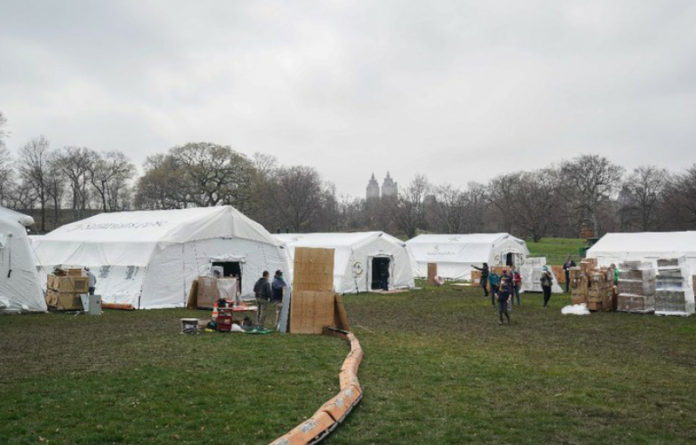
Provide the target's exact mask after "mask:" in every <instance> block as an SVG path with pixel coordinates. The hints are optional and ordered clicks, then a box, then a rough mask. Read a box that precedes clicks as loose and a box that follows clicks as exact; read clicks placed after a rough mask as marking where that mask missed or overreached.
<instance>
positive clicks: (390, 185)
mask: <svg viewBox="0 0 696 445" xmlns="http://www.w3.org/2000/svg"><path fill="white" fill-rule="evenodd" d="M372 177H373V178H374V175H373V176H372ZM396 193H397V185H396V182H394V180H393V179H392V178H391V176H389V172H387V177H386V178H384V182H383V183H382V198H386V197H387V196H392V197H394V196H396Z"/></svg>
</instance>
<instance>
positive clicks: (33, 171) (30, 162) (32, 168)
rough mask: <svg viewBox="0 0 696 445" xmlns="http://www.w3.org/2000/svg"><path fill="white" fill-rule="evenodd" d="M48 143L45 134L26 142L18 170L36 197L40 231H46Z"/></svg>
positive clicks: (21, 152) (21, 151)
mask: <svg viewBox="0 0 696 445" xmlns="http://www.w3.org/2000/svg"><path fill="white" fill-rule="evenodd" d="M49 151H50V148H49V143H48V139H46V137H45V136H39V137H38V138H34V139H32V140H30V141H29V142H27V143H26V144H25V145H24V146H23V147H22V149H21V150H20V159H19V172H20V176H21V178H22V181H23V182H24V184H26V185H29V186H30V187H31V188H32V189H33V191H34V194H35V195H36V197H37V201H38V204H39V209H40V211H41V231H42V232H45V231H46V203H47V201H48V197H49V195H48V190H47V188H48V183H47V182H48V179H47V174H48V160H49Z"/></svg>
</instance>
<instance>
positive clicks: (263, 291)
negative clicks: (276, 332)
mask: <svg viewBox="0 0 696 445" xmlns="http://www.w3.org/2000/svg"><path fill="white" fill-rule="evenodd" d="M269 276H270V274H269V273H268V271H267V270H264V271H263V274H261V278H259V279H258V280H257V281H256V284H254V296H255V297H256V306H257V310H256V325H257V326H258V327H259V328H263V327H264V325H265V324H266V313H267V312H268V306H269V305H271V304H272V305H273V306H275V324H274V326H278V322H279V321H280V312H281V310H282V308H283V295H284V294H285V290H286V289H287V287H288V285H287V283H286V282H285V280H284V279H283V271H281V270H276V272H275V275H274V276H273V281H272V282H271V281H270V280H269V279H268V277H269Z"/></svg>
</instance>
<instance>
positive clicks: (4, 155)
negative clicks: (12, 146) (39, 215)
mask: <svg viewBox="0 0 696 445" xmlns="http://www.w3.org/2000/svg"><path fill="white" fill-rule="evenodd" d="M14 181H15V175H14V166H13V163H12V156H11V155H10V152H9V150H7V148H5V147H2V146H0V205H3V206H9V200H10V197H11V196H10V195H11V193H12V192H11V191H12V189H13V187H14V184H15V182H14Z"/></svg>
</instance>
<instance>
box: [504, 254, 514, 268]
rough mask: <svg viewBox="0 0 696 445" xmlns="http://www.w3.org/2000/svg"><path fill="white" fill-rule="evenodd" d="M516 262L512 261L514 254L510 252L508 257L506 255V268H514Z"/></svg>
mask: <svg viewBox="0 0 696 445" xmlns="http://www.w3.org/2000/svg"><path fill="white" fill-rule="evenodd" d="M514 264H515V263H514V260H513V259H512V252H508V254H507V255H505V265H506V266H513V265H514Z"/></svg>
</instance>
